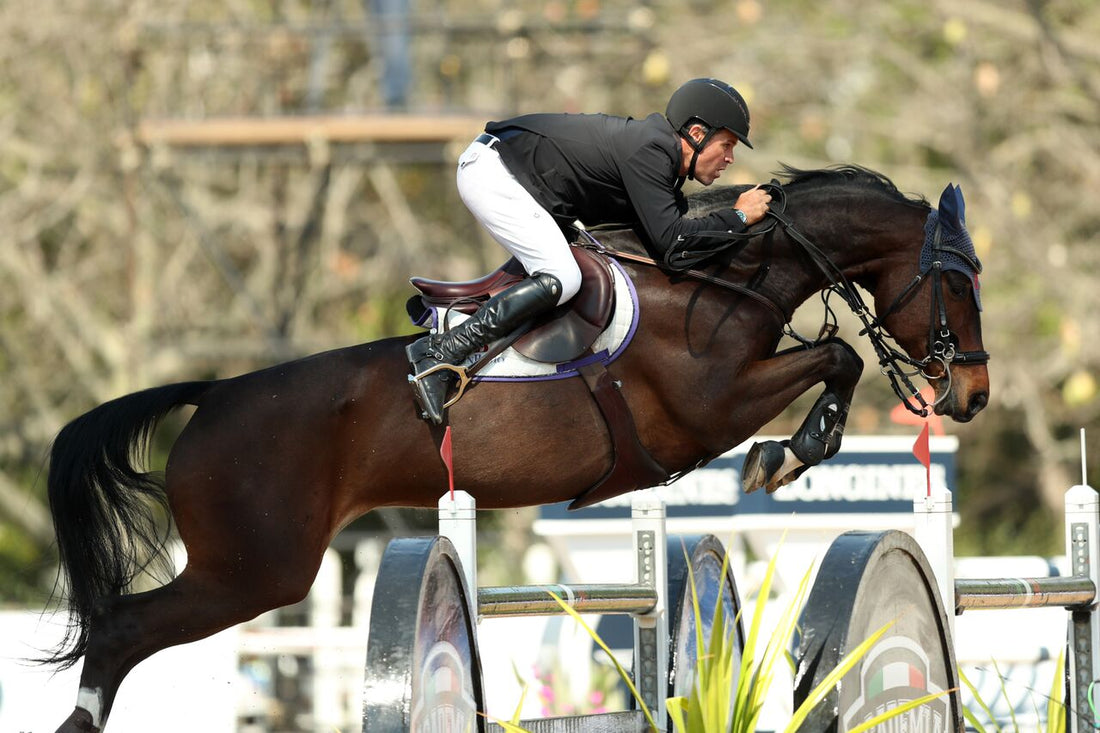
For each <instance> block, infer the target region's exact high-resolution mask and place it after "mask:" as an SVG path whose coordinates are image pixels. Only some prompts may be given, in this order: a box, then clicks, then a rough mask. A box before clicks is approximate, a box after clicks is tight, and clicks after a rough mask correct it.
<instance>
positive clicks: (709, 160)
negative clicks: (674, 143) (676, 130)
mask: <svg viewBox="0 0 1100 733" xmlns="http://www.w3.org/2000/svg"><path fill="white" fill-rule="evenodd" d="M688 134H689V135H691V137H692V138H693V139H694V140H695V141H696V142H700V141H702V139H703V137H704V136H705V135H706V132H705V131H704V130H703V128H702V126H700V125H692V126H691V129H689V130H688ZM736 145H737V136H736V135H734V134H733V133H732V132H730V131H729V130H726V129H725V128H723V129H721V130H719V131H718V132H716V133H714V135H712V136H711V138H710V140H709V141H708V142H707V146H706V147H705V148H703V150H702V152H701V153H699V157H698V158H697V159H696V161H695V180H697V181H699V183H701V184H703V185H704V186H709V185H710V184H712V183H714V182H715V181H716V180H717V179H718V177H719V176H720V175H722V171H724V170H725V169H726V166H728V165H730V164H731V163H733V149H734V147H736ZM685 148H687V150H686V151H685V161H684V166H683V168H682V170H681V173H682V174H686V173H687V167H688V166H689V165H690V164H691V155H692V154H693V153H694V151H692V150H691V149H690V146H688V145H687V144H686V143H685Z"/></svg>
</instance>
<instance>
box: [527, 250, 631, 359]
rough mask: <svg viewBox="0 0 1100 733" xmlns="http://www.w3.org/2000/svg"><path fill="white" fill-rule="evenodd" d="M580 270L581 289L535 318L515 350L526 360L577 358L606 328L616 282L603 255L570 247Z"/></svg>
mask: <svg viewBox="0 0 1100 733" xmlns="http://www.w3.org/2000/svg"><path fill="white" fill-rule="evenodd" d="M571 249H572V252H573V258H574V259H575V260H576V261H577V266H578V267H580V270H581V288H580V290H579V291H578V292H577V294H576V296H574V297H573V298H572V299H571V300H569V301H568V302H566V303H563V304H562V305H559V306H558V307H557V308H554V309H553V310H551V311H550V312H549V313H547V314H545V315H543V316H541V317H540V318H538V319H536V321H535V324H534V327H533V328H532V329H531V330H530V331H528V332H527V333H525V334H524V335H523V336H521V337H520V338H519V339H518V340H517V341H516V342H515V343H514V344H512V348H514V349H515V350H516V351H518V352H519V353H521V354H523V355H524V356H526V357H527V358H528V359H534V360H535V361H541V362H546V363H557V362H563V361H571V360H573V359H576V358H577V357H579V356H580V355H581V354H583V353H584V352H585V350H586V349H588V347H589V346H591V345H592V343H593V342H594V341H595V340H596V337H597V336H599V335H600V333H601V332H602V331H603V330H604V328H606V327H607V324H608V323H609V322H610V320H611V314H612V312H613V311H614V309H615V281H614V276H613V275H612V274H611V265H610V264H609V263H608V261H607V259H606V258H605V257H603V256H602V255H599V254H596V253H595V252H593V251H591V250H588V249H584V248H582V247H572V248H571Z"/></svg>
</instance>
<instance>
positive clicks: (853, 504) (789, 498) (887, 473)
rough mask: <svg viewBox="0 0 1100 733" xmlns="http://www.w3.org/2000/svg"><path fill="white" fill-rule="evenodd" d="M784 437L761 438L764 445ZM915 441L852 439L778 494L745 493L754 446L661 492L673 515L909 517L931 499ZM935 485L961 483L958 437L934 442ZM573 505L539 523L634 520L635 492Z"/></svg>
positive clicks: (551, 510) (544, 514)
mask: <svg viewBox="0 0 1100 733" xmlns="http://www.w3.org/2000/svg"><path fill="white" fill-rule="evenodd" d="M768 439H773V440H775V439H778V438H766V437H761V438H757V439H756V440H768ZM913 440H914V439H913V438H911V437H907V436H846V437H845V438H844V446H843V447H842V448H841V451H840V453H838V454H837V455H836V456H835V457H833V458H831V459H829V460H828V461H825V462H824V463H822V464H821V465H819V466H814V467H813V468H811V469H809V470H808V471H806V472H805V473H803V474H802V476H800V477H799V478H798V479H797V480H796V481H794V482H793V483H791V484H789V485H787V486H784V487H782V488H781V489H779V490H778V491H776V492H775V493H772V494H768V493H767V492H765V491H763V490H760V491H755V492H753V493H751V494H744V493H742V491H741V466H742V464H743V463H744V460H745V454H746V453H747V452H748V450H749V448H750V447H751V446H752V441H749V442H747V443H744V444H742V445H740V446H738V447H737V448H734V449H733V450H731V451H729V452H728V453H725V454H723V455H722V456H719V457H718V458H716V459H715V460H713V461H711V462H710V463H709V464H707V465H706V466H703V467H702V468H698V469H696V470H695V471H693V472H691V473H689V474H688V475H686V476H684V477H683V478H682V479H680V480H679V481H676V482H675V483H672V484H670V485H668V486H664V487H659V488H658V491H659V494H660V496H661V498H662V499H664V501H665V504H666V506H667V512H668V516H669V518H673V517H705V516H729V515H732V514H738V515H742V514H786V515H789V514H791V513H792V512H797V513H799V514H835V513H845V514H850V513H862V512H867V513H901V514H908V513H912V511H913V499H915V498H917V497H919V496H924V494H925V492H926V490H927V485H928V483H927V477H926V474H925V469H924V466H923V465H921V464H920V462H919V461H917V459H916V458H915V457H914V456H913ZM930 447H931V454H932V465H931V482H932V486H934V487H942V486H946V487H951V486H953V485H954V481H955V451H956V449H957V448H958V439H957V438H955V437H953V436H949V437H935V438H932V439H931V441H930ZM567 506H568V503H560V504H551V505H548V506H544V507H541V508H540V510H539V518H540V519H543V520H553V519H569V520H578V519H612V518H624V517H629V516H630V494H623V495H621V496H617V497H615V498H613V499H610V500H608V501H605V502H603V503H601V504H598V505H596V506H593V507H589V508H587V509H581V510H579V511H575V512H570V511H567V509H566V507H567Z"/></svg>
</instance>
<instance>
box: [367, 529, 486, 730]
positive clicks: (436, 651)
mask: <svg viewBox="0 0 1100 733" xmlns="http://www.w3.org/2000/svg"><path fill="white" fill-rule="evenodd" d="M470 592H471V591H470V590H469V589H467V588H466V585H465V581H464V579H463V574H462V567H461V564H460V561H459V560H458V556H457V555H456V553H455V549H454V547H453V545H451V542H450V541H449V540H448V539H446V538H444V537H415V538H407V539H397V540H393V541H391V542H390V544H389V546H388V547H387V548H386V552H385V554H384V555H383V556H382V563H381V566H380V567H379V570H378V582H377V584H376V585H375V592H374V599H373V601H372V604H371V616H370V636H369V637H368V642H367V665H366V681H365V683H364V687H363V731H364V733H375V732H377V733H382V732H383V731H385V732H387V733H388V732H391V731H401V730H453V731H483V730H484V729H485V728H484V717H483V716H481V715H478V712H479V711H483V710H484V709H485V705H484V699H485V698H484V692H483V690H482V681H481V661H480V659H479V657H478V653H477V642H476V640H475V629H474V619H473V618H472V616H471V613H470V608H471V604H470V600H469V599H470V595H469V594H470Z"/></svg>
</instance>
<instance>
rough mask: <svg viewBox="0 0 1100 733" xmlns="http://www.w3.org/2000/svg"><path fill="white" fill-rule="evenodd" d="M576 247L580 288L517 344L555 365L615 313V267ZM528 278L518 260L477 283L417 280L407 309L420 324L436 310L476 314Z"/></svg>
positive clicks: (583, 347)
mask: <svg viewBox="0 0 1100 733" xmlns="http://www.w3.org/2000/svg"><path fill="white" fill-rule="evenodd" d="M570 249H571V251H572V253H573V258H574V259H575V260H576V262H577V266H578V267H580V270H581V287H580V290H579V291H578V292H577V295H576V296H575V297H573V298H572V299H571V300H569V301H568V302H566V303H563V304H562V305H559V306H558V307H556V308H553V309H551V310H550V311H548V312H547V313H545V314H543V315H541V316H539V317H538V318H537V319H535V321H534V323H533V325H532V327H531V329H530V330H528V331H527V332H526V333H524V334H523V335H522V336H520V337H519V338H518V339H517V340H516V341H515V342H514V343H513V344H512V348H513V349H515V350H516V351H518V352H519V353H521V354H523V355H524V356H526V357H527V358H529V359H534V360H535V361H540V362H545V363H550V364H553V363H558V362H564V361H571V360H573V359H576V358H577V357H579V356H581V355H582V354H584V353H585V352H586V351H587V350H588V347H590V346H591V345H592V343H593V342H594V341H595V340H596V337H597V336H599V335H600V333H601V332H602V331H603V330H604V328H606V327H607V325H608V323H609V322H610V320H611V315H612V313H613V312H614V310H615V283H614V279H613V276H612V274H611V264H610V263H609V262H608V261H607V259H606V258H605V257H603V256H602V255H600V254H597V253H596V252H593V251H592V250H589V249H585V248H583V247H577V246H573V247H571V248H570ZM524 277H526V273H525V272H524V270H523V267H522V265H520V264H519V261H518V260H516V259H515V258H514V257H513V258H511V259H509V260H508V261H507V262H505V263H504V264H503V265H501V266H500V267H499V268H498V269H496V270H495V271H493V272H491V273H489V274H488V275H486V276H485V277H482V278H478V279H477V280H467V281H465V282H444V281H439V280H428V279H426V278H422V277H414V278H412V279H411V280H410V282H411V283H412V286H413V287H414V288H416V289H417V290H418V291H419V294H418V295H414V296H412V297H411V298H409V300H408V302H407V303H406V304H405V308H406V310H407V311H408V313H409V316H410V317H411V318H412V320H413V322H415V323H423V322H425V321H426V320H427V318H428V317H429V313H430V310H431V309H432V308H445V309H447V310H452V311H457V312H459V313H465V314H472V313H474V312H475V311H476V310H477V309H478V308H480V307H481V305H482V304H483V303H484V302H485V301H487V300H489V298H491V297H493V296H494V295H496V294H497V293H499V292H501V291H503V290H506V289H507V288H509V287H510V286H512V285H514V284H515V283H517V282H519V281H520V280H522V279H523V278H524Z"/></svg>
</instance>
